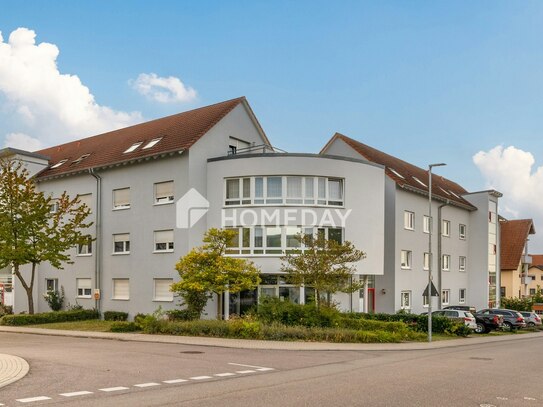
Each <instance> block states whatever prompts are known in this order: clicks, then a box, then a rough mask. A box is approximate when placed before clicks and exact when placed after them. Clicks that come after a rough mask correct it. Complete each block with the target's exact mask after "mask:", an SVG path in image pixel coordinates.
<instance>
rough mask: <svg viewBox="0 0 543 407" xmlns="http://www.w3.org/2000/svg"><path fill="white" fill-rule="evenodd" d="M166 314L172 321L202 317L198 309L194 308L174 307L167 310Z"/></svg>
mask: <svg viewBox="0 0 543 407" xmlns="http://www.w3.org/2000/svg"><path fill="white" fill-rule="evenodd" d="M166 315H167V316H168V319H169V320H170V321H193V320H195V319H198V318H200V315H199V314H198V312H197V311H194V310H193V309H188V308H187V309H174V310H169V311H166Z"/></svg>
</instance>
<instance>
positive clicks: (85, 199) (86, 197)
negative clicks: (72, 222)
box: [77, 194, 93, 210]
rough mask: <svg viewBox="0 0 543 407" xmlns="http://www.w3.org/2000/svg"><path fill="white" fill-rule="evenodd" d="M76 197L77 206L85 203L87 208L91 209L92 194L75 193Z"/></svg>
mask: <svg viewBox="0 0 543 407" xmlns="http://www.w3.org/2000/svg"><path fill="white" fill-rule="evenodd" d="M77 199H79V206H83V205H85V206H86V207H87V208H88V209H89V210H90V209H92V204H93V201H92V194H82V195H77Z"/></svg>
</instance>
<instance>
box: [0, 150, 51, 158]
mask: <svg viewBox="0 0 543 407" xmlns="http://www.w3.org/2000/svg"><path fill="white" fill-rule="evenodd" d="M14 155H23V156H26V157H31V158H38V159H40V160H47V159H49V157H47V156H44V155H42V154H37V153H31V152H29V151H24V150H19V149H18V148H13V147H6V148H2V149H0V158H3V157H12V156H14Z"/></svg>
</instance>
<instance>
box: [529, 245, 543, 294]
mask: <svg viewBox="0 0 543 407" xmlns="http://www.w3.org/2000/svg"><path fill="white" fill-rule="evenodd" d="M529 257H531V259H532V264H530V268H529V269H528V277H530V280H531V281H530V282H529V284H528V291H529V292H528V294H529V295H534V294H536V293H537V291H538V290H542V289H543V254H530V255H529Z"/></svg>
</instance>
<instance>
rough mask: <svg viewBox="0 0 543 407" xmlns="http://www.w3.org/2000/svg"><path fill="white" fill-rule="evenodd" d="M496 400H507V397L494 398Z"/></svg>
mask: <svg viewBox="0 0 543 407" xmlns="http://www.w3.org/2000/svg"><path fill="white" fill-rule="evenodd" d="M496 398H497V399H498V400H509V399H508V398H507V397H496Z"/></svg>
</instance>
